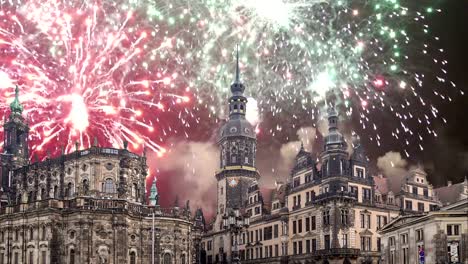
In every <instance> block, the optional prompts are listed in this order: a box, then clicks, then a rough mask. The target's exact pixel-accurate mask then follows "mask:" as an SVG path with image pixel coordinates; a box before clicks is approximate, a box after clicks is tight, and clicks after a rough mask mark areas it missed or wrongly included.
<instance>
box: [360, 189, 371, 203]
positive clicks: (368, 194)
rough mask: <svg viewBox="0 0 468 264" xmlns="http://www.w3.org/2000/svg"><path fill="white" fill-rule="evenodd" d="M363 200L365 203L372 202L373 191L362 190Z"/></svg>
mask: <svg viewBox="0 0 468 264" xmlns="http://www.w3.org/2000/svg"><path fill="white" fill-rule="evenodd" d="M362 200H363V201H364V202H365V201H370V200H371V189H367V188H362Z"/></svg>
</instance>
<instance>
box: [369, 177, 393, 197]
mask: <svg viewBox="0 0 468 264" xmlns="http://www.w3.org/2000/svg"><path fill="white" fill-rule="evenodd" d="M373 178H374V183H375V189H376V191H379V192H380V193H381V194H387V193H388V192H389V191H390V187H389V183H388V178H387V177H382V176H373Z"/></svg>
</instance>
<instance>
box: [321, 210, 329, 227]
mask: <svg viewBox="0 0 468 264" xmlns="http://www.w3.org/2000/svg"><path fill="white" fill-rule="evenodd" d="M322 215H323V224H324V225H329V224H330V210H326V211H323V213H322Z"/></svg>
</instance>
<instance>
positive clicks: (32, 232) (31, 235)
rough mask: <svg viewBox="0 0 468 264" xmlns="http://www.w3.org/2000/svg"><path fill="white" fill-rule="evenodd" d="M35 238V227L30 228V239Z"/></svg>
mask: <svg viewBox="0 0 468 264" xmlns="http://www.w3.org/2000/svg"><path fill="white" fill-rule="evenodd" d="M33 239H34V229H32V228H31V229H29V240H33Z"/></svg>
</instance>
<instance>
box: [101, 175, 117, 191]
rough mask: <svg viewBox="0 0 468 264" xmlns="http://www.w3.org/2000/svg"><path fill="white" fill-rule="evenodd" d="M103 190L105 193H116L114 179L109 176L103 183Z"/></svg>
mask: <svg viewBox="0 0 468 264" xmlns="http://www.w3.org/2000/svg"><path fill="white" fill-rule="evenodd" d="M102 191H103V192H105V193H115V186H114V181H113V180H112V179H111V178H108V179H106V180H105V181H104V183H103V185H102Z"/></svg>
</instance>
